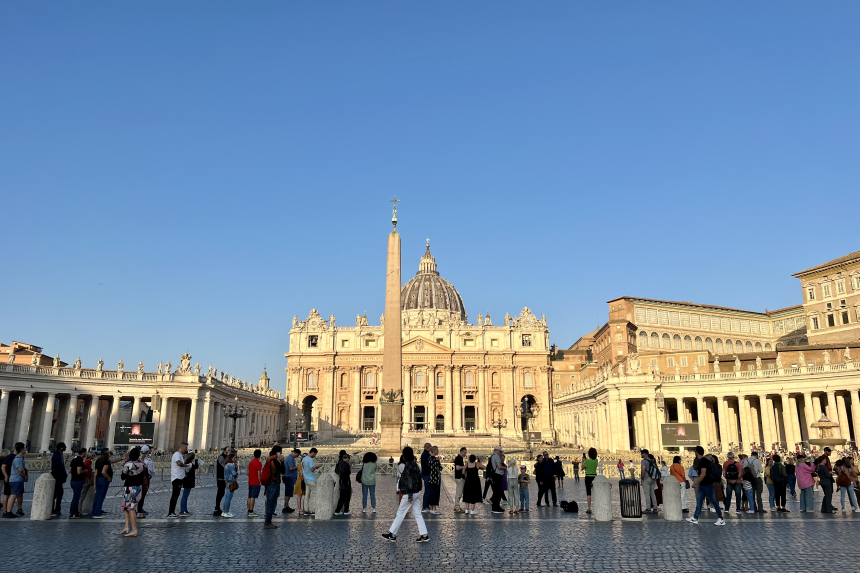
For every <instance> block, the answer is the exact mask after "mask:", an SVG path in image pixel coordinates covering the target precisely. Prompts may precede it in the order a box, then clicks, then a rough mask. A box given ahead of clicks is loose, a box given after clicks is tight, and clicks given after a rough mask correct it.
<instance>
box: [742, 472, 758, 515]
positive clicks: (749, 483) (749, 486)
mask: <svg viewBox="0 0 860 573" xmlns="http://www.w3.org/2000/svg"><path fill="white" fill-rule="evenodd" d="M741 480H742V484H743V487H744V494H746V496H747V502H748V504H749V509H747V513H755V499H754V497H753V493H754V491H753V483H754V482H755V478H754V477H753V474H752V470H751V469H750V467H749V466H747V467H745V468H744V473H743V475H742V476H741Z"/></svg>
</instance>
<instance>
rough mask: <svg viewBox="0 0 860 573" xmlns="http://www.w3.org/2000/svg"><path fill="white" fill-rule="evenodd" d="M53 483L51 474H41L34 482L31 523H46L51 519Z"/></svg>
mask: <svg viewBox="0 0 860 573" xmlns="http://www.w3.org/2000/svg"><path fill="white" fill-rule="evenodd" d="M54 483H56V482H55V480H54V478H53V476H51V474H42V475H40V476H39V479H37V480H36V487H35V488H34V489H33V506H32V508H31V509H30V519H32V520H33V521H47V520H49V519H51V510H52V509H53V506H54Z"/></svg>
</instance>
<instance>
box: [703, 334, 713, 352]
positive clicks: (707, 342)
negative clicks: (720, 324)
mask: <svg viewBox="0 0 860 573" xmlns="http://www.w3.org/2000/svg"><path fill="white" fill-rule="evenodd" d="M705 350H707V351H708V352H713V351H714V341H713V340H711V337H710V336H709V337H708V338H706V339H705Z"/></svg>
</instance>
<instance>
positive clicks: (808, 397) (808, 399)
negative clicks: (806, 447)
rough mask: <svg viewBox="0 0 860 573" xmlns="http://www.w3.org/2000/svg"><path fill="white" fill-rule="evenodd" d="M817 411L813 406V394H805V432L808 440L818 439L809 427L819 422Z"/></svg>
mask: <svg viewBox="0 0 860 573" xmlns="http://www.w3.org/2000/svg"><path fill="white" fill-rule="evenodd" d="M815 414H816V413H815V410H814V408H813V405H812V392H804V393H803V418H804V419H803V431H804V433H805V434H806V439H807V440H808V439H810V438H817V437H818V436H813V435H812V428H810V427H809V425H810V424H812V423H813V422H815V421H816V420H817V416H816V415H815Z"/></svg>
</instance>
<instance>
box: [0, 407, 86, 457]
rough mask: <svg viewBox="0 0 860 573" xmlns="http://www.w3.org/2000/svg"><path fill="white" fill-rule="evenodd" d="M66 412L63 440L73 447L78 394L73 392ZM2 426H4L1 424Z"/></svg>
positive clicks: (69, 446)
mask: <svg viewBox="0 0 860 573" xmlns="http://www.w3.org/2000/svg"><path fill="white" fill-rule="evenodd" d="M67 412H68V413H67V414H66V428H65V429H64V430H63V440H62V441H64V442H66V447H67V448H69V449H71V447H72V442H73V441H75V416H76V415H77V413H78V395H77V394H72V395H71V396H69V406H68V410H67ZM0 428H2V426H0ZM0 441H2V440H0Z"/></svg>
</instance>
